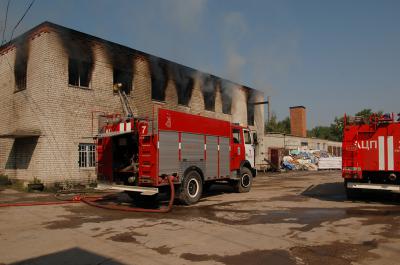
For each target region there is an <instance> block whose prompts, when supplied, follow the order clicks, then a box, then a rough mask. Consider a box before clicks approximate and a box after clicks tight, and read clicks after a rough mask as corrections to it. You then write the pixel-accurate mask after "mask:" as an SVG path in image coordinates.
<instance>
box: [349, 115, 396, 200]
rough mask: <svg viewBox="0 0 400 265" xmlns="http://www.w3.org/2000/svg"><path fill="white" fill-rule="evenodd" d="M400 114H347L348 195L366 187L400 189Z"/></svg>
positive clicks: (356, 193) (355, 193)
mask: <svg viewBox="0 0 400 265" xmlns="http://www.w3.org/2000/svg"><path fill="white" fill-rule="evenodd" d="M399 120H400V115H398V119H397V120H396V119H395V115H394V114H393V113H392V114H385V115H372V116H370V117H369V119H365V118H362V117H346V115H345V117H344V128H343V148H342V150H343V151H342V152H343V159H342V163H343V165H342V176H343V178H344V183H345V188H346V192H347V196H348V197H349V198H350V199H351V198H355V197H357V196H358V195H360V191H361V190H363V189H372V190H386V191H392V192H400V122H399Z"/></svg>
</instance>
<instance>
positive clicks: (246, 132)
mask: <svg viewBox="0 0 400 265" xmlns="http://www.w3.org/2000/svg"><path fill="white" fill-rule="evenodd" d="M246 135H247V136H248V139H247V138H246ZM243 136H244V144H253V141H252V139H251V134H250V131H249V130H243Z"/></svg>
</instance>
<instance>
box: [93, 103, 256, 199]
mask: <svg viewBox="0 0 400 265" xmlns="http://www.w3.org/2000/svg"><path fill="white" fill-rule="evenodd" d="M100 127H101V130H100V133H99V134H98V135H97V137H96V139H97V176H98V180H99V182H100V183H107V186H104V184H103V187H108V188H113V189H120V190H124V191H126V192H128V194H129V195H130V196H131V197H133V198H134V199H135V198H136V199H137V198H138V197H140V196H142V195H156V194H158V193H159V192H163V191H166V190H167V188H168V178H167V177H169V176H173V177H174V184H175V187H176V188H175V190H176V196H177V198H179V199H180V200H181V201H182V202H183V203H185V204H192V203H195V202H197V201H198V200H199V199H200V197H201V195H202V192H203V190H204V189H207V188H208V187H209V186H210V185H211V184H212V183H214V182H226V183H227V184H230V185H232V186H233V187H234V189H235V191H237V192H248V191H249V190H250V188H251V186H252V182H253V178H254V177H255V176H256V169H255V145H256V144H257V134H256V133H255V132H251V131H250V129H249V128H247V127H244V126H240V125H238V124H232V123H230V122H228V121H223V120H218V119H213V118H207V117H204V116H199V115H193V114H188V113H183V112H178V111H172V110H167V109H158V110H157V111H155V114H154V115H153V119H151V120H150V119H138V118H129V117H128V118H122V117H121V116H118V115H107V116H105V117H104V119H103V125H102V126H100Z"/></svg>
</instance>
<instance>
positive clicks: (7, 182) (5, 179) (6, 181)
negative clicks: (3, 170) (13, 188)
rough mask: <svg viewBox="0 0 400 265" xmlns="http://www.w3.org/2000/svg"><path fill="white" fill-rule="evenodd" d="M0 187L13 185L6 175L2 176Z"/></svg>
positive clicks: (0, 176) (0, 177) (0, 175)
mask: <svg viewBox="0 0 400 265" xmlns="http://www.w3.org/2000/svg"><path fill="white" fill-rule="evenodd" d="M0 185H1V186H7V185H11V181H10V178H9V177H8V176H7V175H5V174H0Z"/></svg>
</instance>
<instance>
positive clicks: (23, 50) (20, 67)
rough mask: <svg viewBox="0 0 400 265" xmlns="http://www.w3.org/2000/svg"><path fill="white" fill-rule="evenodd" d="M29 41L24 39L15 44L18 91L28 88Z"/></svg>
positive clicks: (15, 71) (15, 73)
mask: <svg viewBox="0 0 400 265" xmlns="http://www.w3.org/2000/svg"><path fill="white" fill-rule="evenodd" d="M29 43H30V42H29V39H22V40H21V41H19V42H17V43H16V44H15V46H16V54H15V62H14V78H15V85H16V88H17V89H18V90H21V89H25V88H26V76H27V70H28V59H29Z"/></svg>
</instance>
